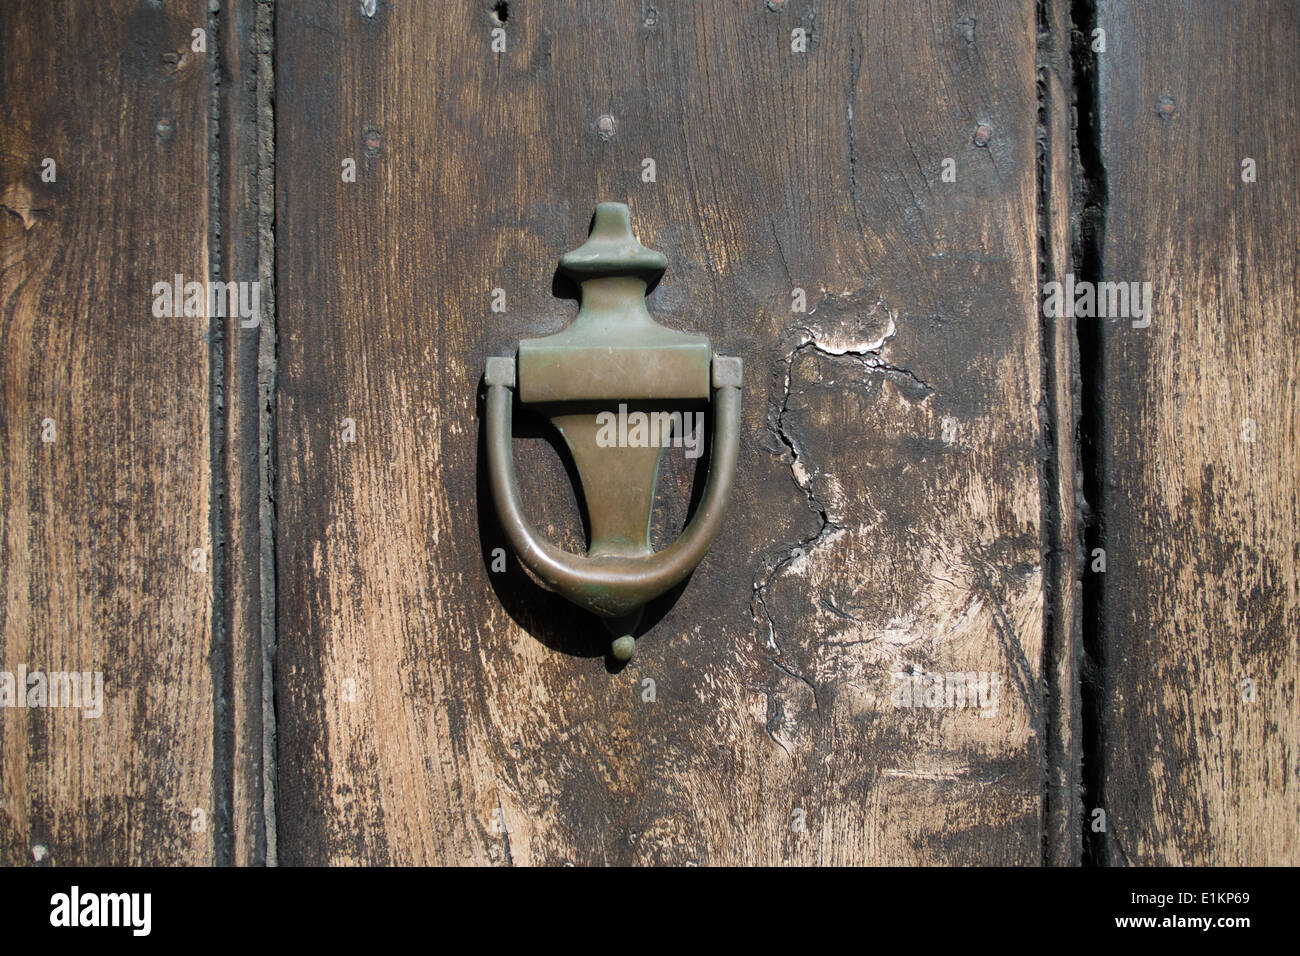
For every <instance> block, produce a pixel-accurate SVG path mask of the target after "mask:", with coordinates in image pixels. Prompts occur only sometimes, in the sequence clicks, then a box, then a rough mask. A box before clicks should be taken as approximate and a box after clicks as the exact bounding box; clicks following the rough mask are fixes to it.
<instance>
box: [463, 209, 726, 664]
mask: <svg viewBox="0 0 1300 956" xmlns="http://www.w3.org/2000/svg"><path fill="white" fill-rule="evenodd" d="M664 265H665V261H664V259H663V256H661V255H660V254H659V253H656V252H652V251H651V250H649V249H646V248H645V247H644V246H642V245H641V244H640V243H639V242H637V241H636V239H635V238H634V237H633V236H632V234H631V228H630V223H629V218H628V210H627V207H626V206H624V205H622V204H619V203H602V204H600V205H599V206H598V207H597V209H596V215H595V217H594V219H593V225H592V229H591V235H590V236H589V238H588V239H587V242H586V243H585V244H584V245H583V246H582V247H581V248H580V249H577V250H574V251H573V252H570V253H568V254H567V255H565V256H564V257H563V258H562V259H561V260H560V267H561V270H562V271H565V272H567V273H569V274H570V275H572V276H574V277H575V278H576V279H577V280H578V282H579V285H580V287H581V290H582V305H581V308H580V310H579V313H578V317H577V318H576V319H575V320H574V322H573V323H572V324H571V325H570V326H569V327H568V328H566V329H564V330H563V331H561V332H559V333H556V334H555V335H552V336H547V337H545V338H541V339H526V340H524V341H522V342H521V343H520V345H519V358H518V361H516V360H515V359H514V358H512V357H493V358H489V359H488V360H487V367H486V370H485V373H484V376H483V379H484V384H485V385H486V386H487V421H486V427H487V466H488V475H489V482H490V486H491V489H492V499H493V502H494V504H495V506H496V510H497V515H498V516H499V517H500V519H501V524H502V526H503V528H504V529H505V533H506V537H507V539H508V540H509V542H510V546H511V547H512V548H513V549H514V551H515V553H516V554H517V555H518V557H519V559H520V560H521V561H522V562H523V563H524V565H526V566H527V567H528V568H529V569H530V570H531V571H532V572H533V573H534V574H535V575H537V577H538V578H540V579H541V581H542V582H543V583H545V584H546V585H547V586H548V587H550V588H551V589H552V590H554V591H556V592H558V593H559V594H561V595H563V596H564V597H566V598H568V599H569V600H570V601H573V602H574V603H575V604H578V605H580V606H582V607H584V608H586V609H587V610H589V611H592V612H593V613H595V614H597V615H599V616H601V617H602V618H604V619H605V622H606V625H607V626H608V627H609V629H610V631H611V632H612V633H613V634H614V635H615V638H616V639H615V640H614V641H613V643H612V645H611V651H612V653H613V655H614V656H615V657H616V658H618V659H620V660H627V659H628V658H629V657H631V655H632V652H633V650H634V648H635V646H636V641H635V637H634V636H633V635H632V631H633V630H634V629H635V627H636V624H637V623H638V621H639V619H640V614H641V609H642V607H643V606H644V605H645V604H646V603H647V602H648V601H650V600H652V599H653V598H656V597H658V596H659V595H661V594H663V593H665V592H666V591H668V590H670V589H672V588H673V587H675V586H676V585H678V584H680V583H681V582H682V581H684V580H685V579H686V578H687V577H688V576H689V575H690V574H691V572H692V571H693V570H694V569H695V567H696V565H697V564H699V563H700V561H701V559H702V558H703V557H704V555H705V553H706V552H707V551H708V550H709V546H710V545H711V544H712V543H713V540H714V538H715V537H716V536H717V534H718V531H719V530H720V528H721V527H722V520H723V516H724V514H725V512H726V508H727V501H728V499H729V498H730V496H731V488H732V484H733V481H734V478H735V473H736V460H737V455H738V450H739V445H740V388H741V374H742V369H741V360H740V359H739V358H730V357H725V356H718V355H713V354H712V352H711V350H710V347H709V343H708V339H706V338H704V337H703V336H698V335H687V334H685V333H681V332H674V331H670V330H668V329H665V328H664V327H663V326H660V325H658V324H657V323H656V322H655V321H654V320H653V319H652V318H651V317H650V315H649V313H648V312H647V311H646V309H645V301H644V299H645V290H646V284H647V282H648V281H649V280H650V279H652V278H654V277H655V276H657V274H658V273H659V272H662V271H663V268H664ZM710 385H711V386H712V405H713V417H714V424H713V431H712V444H713V450H712V456H711V461H710V463H709V471H708V479H707V481H706V484H705V487H704V495H703V498H702V499H701V501H700V503H699V506H698V508H697V509H696V511H695V514H694V515H693V516H692V518H691V520H690V522H689V523H688V524H687V526H686V528H685V529H684V530H683V531H682V533H681V535H680V536H679V537H678V538H677V540H676V541H674V542H673V543H672V544H671V545H669V546H668V547H667V548H665V549H664V550H662V551H659V552H654V551H651V549H650V546H649V540H648V537H649V523H650V512H651V507H652V505H653V498H654V487H655V480H656V477H657V472H658V467H659V455H660V452H661V451H662V446H663V442H659V443H658V444H656V443H654V442H650V443H643V444H641V445H637V444H636V443H631V445H632V447H627V446H628V444H629V443H628V442H625V441H622V433H621V432H620V442H619V443H618V445H619V447H611V445H612V444H613V443H612V442H610V441H609V440H608V439H607V438H605V437H604V436H605V435H606V433H605V432H602V431H601V430H600V429H601V428H603V427H610V426H609V425H608V424H606V425H603V426H602V425H601V424H600V423H601V421H602V418H601V416H602V415H609V416H610V417H611V418H612V411H603V412H601V413H596V412H593V410H592V409H593V408H596V407H600V405H601V403H615V402H617V403H619V404H618V408H619V414H620V415H625V413H626V410H627V408H628V406H629V404H631V405H633V406H635V407H637V408H640V407H642V406H644V407H647V408H648V407H652V406H654V405H663V404H665V403H668V404H670V405H674V406H681V405H682V404H683V403H687V402H695V403H698V402H699V401H701V400H703V399H705V398H708V397H709V392H710V389H709V386H710ZM516 390H517V391H518V393H519V398H520V401H523V402H536V403H538V404H539V405H540V406H541V407H542V408H543V409H544V410H545V411H546V412H547V413H548V414H549V415H550V417H551V421H552V423H553V424H555V426H556V427H557V428H558V429H559V431H560V432H561V434H562V435H563V436H564V438H565V441H566V442H567V444H568V446H569V449H570V451H571V452H572V453H573V457H574V460H575V463H576V465H577V467H578V472H579V474H580V476H581V479H582V486H583V491H584V497H585V498H586V502H587V511H588V518H589V523H590V527H591V546H590V548H589V549H588V552H587V554H586V555H577V554H572V553H570V552H568V551H564V550H562V549H560V548H557V547H555V546H554V545H552V544H551V543H550V542H549V541H546V540H545V539H544V538H543V537H542V536H541V535H539V534H538V532H537V530H536V529H535V528H534V527H533V525H532V523H531V522H530V521H529V520H528V518H527V516H526V515H525V514H524V509H523V504H522V502H521V500H520V494H519V483H518V479H517V477H516V474H515V462H514V454H513V451H512V447H511V417H512V411H511V409H512V404H513V398H514V392H515V391H516ZM633 414H634V415H636V414H641V415H646V414H647V413H645V412H640V411H638V412H634V413H633ZM656 414H659V415H663V416H664V419H663V420H664V421H665V422H666V421H668V420H669V419H670V417H671V416H672V415H676V416H677V417H676V418H675V419H672V425H673V432H674V434H676V435H680V433H681V429H682V427H683V425H682V423H683V421H689V415H690V412H685V413H682V412H680V411H676V412H673V413H666V412H659V413H656ZM697 417H699V418H702V416H697ZM644 420H645V419H643V421H644ZM688 434H689V429H688ZM695 437H696V441H697V442H698V440H699V435H698V433H697V434H696V436H695ZM697 447H698V445H697Z"/></svg>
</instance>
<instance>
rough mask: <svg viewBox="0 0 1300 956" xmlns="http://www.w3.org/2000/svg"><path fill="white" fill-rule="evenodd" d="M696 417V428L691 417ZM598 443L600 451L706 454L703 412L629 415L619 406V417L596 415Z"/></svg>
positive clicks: (692, 456)
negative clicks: (673, 450) (659, 450)
mask: <svg viewBox="0 0 1300 956" xmlns="http://www.w3.org/2000/svg"><path fill="white" fill-rule="evenodd" d="M692 414H693V415H694V427H692V423H691V417H692ZM596 424H597V425H598V426H599V430H598V431H597V432H596V444H597V445H598V446H600V447H601V448H653V447H659V448H667V447H669V446H670V445H671V446H672V447H674V448H684V449H686V457H687V458H699V457H700V455H701V454H703V448H702V438H703V436H704V413H703V412H694V413H692V412H640V411H637V412H629V411H628V410H627V403H626V402H623V403H620V404H619V406H618V412H617V414H616V413H614V412H600V413H598V414H597V415H596Z"/></svg>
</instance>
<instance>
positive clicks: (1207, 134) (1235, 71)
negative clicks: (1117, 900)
mask: <svg viewBox="0 0 1300 956" xmlns="http://www.w3.org/2000/svg"><path fill="white" fill-rule="evenodd" d="M1194 6H1195V8H1196V11H1197V12H1196V13H1195V15H1189V14H1188V10H1187V8H1186V7H1185V6H1184V5H1182V4H1173V3H1137V2H1114V3H1108V4H1106V5H1105V6H1104V7H1103V9H1102V16H1101V19H1100V21H1099V22H1100V25H1101V26H1102V27H1103V28H1104V29H1105V30H1106V33H1107V40H1108V50H1107V52H1106V53H1105V54H1104V55H1103V56H1101V57H1100V58H1099V64H1100V71H1101V72H1100V77H1101V88H1100V89H1101V98H1100V104H1101V121H1102V123H1101V133H1102V136H1101V148H1102V153H1101V155H1102V159H1103V160H1104V171H1105V176H1106V181H1107V194H1108V197H1109V202H1108V206H1107V212H1106V217H1105V236H1104V257H1103V268H1104V273H1105V277H1106V278H1108V279H1115V280H1127V281H1151V282H1152V283H1153V297H1154V303H1155V307H1154V315H1153V319H1152V323H1151V327H1150V328H1147V329H1135V328H1132V327H1131V326H1130V325H1129V324H1128V323H1126V322H1108V323H1106V324H1105V325H1104V326H1103V327H1102V344H1103V357H1104V366H1103V378H1102V380H1101V383H1100V387H1101V388H1102V390H1103V391H1102V395H1103V397H1104V409H1105V411H1104V422H1103V424H1104V430H1103V440H1102V446H1101V449H1102V455H1103V458H1102V460H1101V467H1102V469H1103V479H1104V484H1103V489H1102V490H1103V495H1102V501H1101V506H1102V512H1103V517H1104V522H1105V535H1104V536H1105V542H1106V545H1107V554H1108V561H1107V570H1106V574H1105V578H1104V586H1103V587H1104V598H1103V602H1102V610H1103V616H1102V625H1103V634H1102V638H1103V643H1102V646H1103V649H1104V659H1103V661H1102V664H1103V677H1104V681H1105V683H1104V686H1103V693H1104V702H1105V707H1104V711H1103V713H1104V725H1103V728H1102V729H1103V731H1104V749H1103V753H1104V792H1103V794H1102V797H1103V798H1104V804H1105V806H1106V808H1107V809H1108V813H1109V819H1108V823H1109V828H1108V832H1107V835H1106V836H1107V838H1106V840H1105V841H1104V847H1105V854H1106V859H1107V860H1109V861H1110V862H1114V863H1134V864H1153V863H1162V864H1189V863H1227V864H1240V863H1295V862H1297V861H1298V860H1300V811H1298V809H1297V808H1298V806H1300V776H1298V774H1300V771H1298V770H1297V750H1296V747H1297V742H1298V741H1300V703H1297V677H1298V676H1300V654H1298V653H1297V646H1296V645H1297V634H1300V601H1298V600H1297V593H1296V591H1297V579H1298V571H1300V569H1298V568H1297V527H1298V526H1300V507H1298V502H1297V472H1298V471H1300V468H1298V467H1297V466H1298V465H1300V457H1298V456H1300V417H1297V386H1296V382H1297V378H1298V375H1297V373H1298V372H1300V359H1298V358H1297V355H1298V354H1300V353H1297V350H1296V340H1297V334H1298V333H1300V322H1298V321H1297V317H1296V315H1297V313H1296V309H1297V305H1300V303H1298V302H1297V294H1296V290H1297V276H1300V252H1298V250H1300V225H1298V223H1300V194H1298V193H1297V190H1296V180H1295V177H1296V171H1297V169H1300V140H1298V139H1297V137H1296V133H1295V123H1296V118H1297V116H1298V115H1300V71H1297V69H1296V56H1297V49H1300V15H1298V14H1297V10H1296V7H1295V5H1294V4H1287V3H1267V2H1249V3H1211V2H1207V3H1201V4H1196V5H1194ZM1247 157H1250V158H1253V159H1254V160H1255V161H1256V163H1257V168H1258V181H1256V182H1254V183H1245V182H1243V181H1242V161H1243V159H1245V158H1247ZM1247 419H1249V420H1251V421H1253V423H1254V429H1255V433H1254V436H1253V437H1254V441H1249V440H1246V439H1247V438H1248V437H1249V429H1250V427H1251V426H1250V425H1249V424H1246V423H1245V420H1247ZM1246 679H1251V680H1253V681H1254V682H1255V685H1256V691H1255V699H1254V701H1253V702H1250V701H1248V700H1247V699H1246V697H1247V696H1248V695H1247V694H1246V693H1244V688H1243V681H1245V680H1246Z"/></svg>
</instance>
